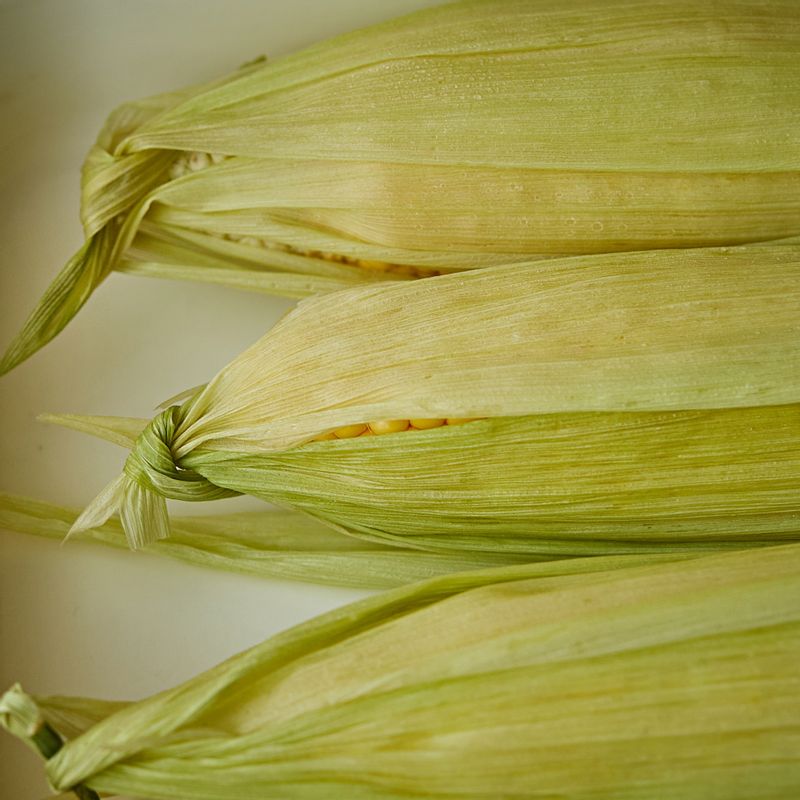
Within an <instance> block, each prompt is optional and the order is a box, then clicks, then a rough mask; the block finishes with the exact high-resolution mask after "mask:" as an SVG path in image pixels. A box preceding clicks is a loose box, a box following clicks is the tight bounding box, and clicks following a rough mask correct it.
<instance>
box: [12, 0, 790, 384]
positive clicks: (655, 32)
mask: <svg viewBox="0 0 800 800" xmlns="http://www.w3.org/2000/svg"><path fill="white" fill-rule="evenodd" d="M601 17H602V21H601V22H600V23H598V15H597V8H596V3H595V0H574V1H573V2H570V3H567V4H564V3H557V2H554V1H553V0H546V2H540V3H536V4H531V3H530V2H527V0H490V1H489V2H485V1H484V2H462V3H453V4H445V5H442V6H440V7H437V8H433V9H428V10H424V11H421V12H418V13H416V14H412V15H410V16H406V17H403V18H400V19H397V20H393V21H391V22H389V23H386V24H383V25H378V26H373V27H371V28H368V29H365V30H363V31H356V32H354V33H351V34H348V35H345V36H340V37H337V38H335V39H332V40H330V41H327V42H322V43H320V44H318V45H316V46H313V47H310V48H307V49H306V50H303V51H301V52H299V53H296V54H294V55H290V56H288V57H286V58H282V59H278V60H276V61H274V62H269V63H261V62H259V63H252V64H249V65H248V66H247V67H246V68H245V69H242V70H240V71H238V72H236V73H234V74H233V75H230V76H226V77H224V78H222V79H221V80H220V81H218V82H216V83H215V84H211V85H206V86H200V87H192V88H191V89H188V90H184V91H179V92H174V93H172V94H169V95H164V96H161V97H159V98H154V99H150V100H146V101H142V102H141V103H138V104H137V103H134V104H128V105H126V106H124V107H123V109H122V110H121V111H120V110H118V111H117V112H115V113H114V114H112V116H111V118H110V120H109V122H108V123H107V126H106V129H105V130H104V131H103V132H102V133H101V136H100V138H99V140H98V143H97V145H96V146H95V147H94V148H93V149H92V151H91V153H90V156H89V158H88V159H87V162H86V166H85V170H84V180H83V185H82V218H83V221H84V227H85V229H86V233H87V237H90V236H91V237H97V236H99V235H100V234H101V233H103V232H107V235H106V236H105V237H104V238H105V239H106V240H107V246H105V247H103V248H102V252H98V253H97V254H96V255H95V256H94V257H93V259H91V260H90V259H88V258H87V256H86V254H85V253H84V252H83V251H82V253H80V254H79V255H78V256H76V259H75V260H74V262H71V265H70V266H69V267H68V269H67V271H66V273H65V274H63V275H62V276H61V277H60V278H59V279H58V280H57V282H56V284H54V286H53V287H51V289H50V290H49V291H48V294H47V295H46V297H45V299H44V300H43V301H42V306H41V308H40V309H39V310H37V312H35V314H34V316H33V317H32V318H31V320H30V321H29V323H28V325H27V326H26V328H25V330H24V331H23V333H22V334H20V337H19V338H18V339H17V340H16V341H15V342H14V343H13V344H12V347H11V349H10V351H9V353H8V354H7V355H6V357H5V360H4V361H3V362H2V369H4V370H8V369H10V368H11V367H13V366H14V365H15V364H17V363H19V362H20V361H21V360H22V359H24V358H25V357H27V356H28V355H30V354H31V353H32V352H33V351H35V349H36V348H38V347H40V346H41V345H42V344H44V343H45V342H46V341H48V340H49V338H52V336H53V335H55V333H57V332H58V330H60V329H61V328H63V326H64V324H66V322H67V321H68V319H69V318H71V316H72V315H73V314H74V313H75V312H76V311H77V310H78V308H79V307H80V305H81V304H82V303H83V302H84V301H85V300H86V298H87V297H88V295H89V294H90V293H91V291H92V290H93V289H94V288H95V287H96V286H97V285H98V283H99V282H100V281H101V280H102V279H103V278H104V277H105V275H107V274H108V273H109V272H110V271H111V270H113V269H119V270H122V271H125V272H129V273H135V274H140V275H149V276H154V277H163V278H174V279H179V280H199V281H205V282H210V283H214V284H219V285H226V286H231V287H235V288H239V289H246V290H251V291H258V292H271V293H276V294H281V295H285V296H289V297H304V296H307V295H310V294H316V293H320V292H327V291H332V290H335V289H338V288H341V287H342V286H344V285H348V286H349V285H358V284H361V283H365V282H366V283H369V282H373V281H376V280H378V281H382V280H386V279H392V280H393V279H407V278H411V277H428V276H430V275H432V274H436V273H438V272H442V271H444V272H449V271H453V270H464V269H471V268H476V267H486V266H491V265H495V264H497V263H499V262H500V261H504V262H506V263H512V262H521V261H532V260H534V259H542V258H548V257H552V256H561V255H571V254H585V253H603V252H618V251H631V250H638V249H657V248H681V247H684V248H685V247H699V246H722V245H737V244H744V243H748V242H761V241H766V240H772V239H782V238H785V237H791V236H797V235H798V234H800V223H798V219H800V199H798V198H800V195H799V194H798V191H797V186H798V175H799V173H798V169H797V164H798V161H799V160H800V136H798V127H797V124H796V119H797V113H798V108H800V88H798V87H800V23H798V18H797V14H796V8H795V4H794V2H793V0H770V2H768V3H763V2H756V1H755V0H744V1H742V0H720V2H716V3H714V4H712V5H708V4H698V3H696V2H692V0H659V1H658V2H655V3H650V4H648V7H647V9H643V8H642V7H640V6H638V5H636V4H632V3H629V2H613V3H609V4H606V5H605V6H604V7H603V9H602V15H601ZM721 20H724V23H723V22H721ZM420 121H423V122H422V123H421V122H420ZM598 131H602V135H598ZM190 154H194V155H196V156H198V157H199V158H200V161H201V162H203V164H200V165H199V167H198V169H197V170H196V171H194V172H192V171H191V170H192V169H194V167H191V168H187V169H186V170H184V169H183V166H181V165H182V164H183V162H182V161H181V159H182V158H190V157H192V156H190ZM211 156H213V159H211ZM220 159H222V160H220ZM205 161H207V162H208V163H209V164H210V166H207V167H206V168H200V167H202V166H203V165H204V164H205ZM182 172H187V174H181V173H182ZM222 236H227V237H228V238H231V237H232V238H234V239H237V240H238V239H240V238H241V237H251V238H253V240H254V244H253V243H250V245H247V246H244V245H242V244H241V243H240V242H229V241H227V242H226V241H225V239H220V238H219V237H222ZM170 237H172V238H174V237H177V238H179V239H183V240H184V241H185V242H186V243H189V242H191V246H187V248H186V252H184V253H183V254H182V255H179V254H176V252H175V250H174V243H173V244H170V243H169V242H168V241H167V239H169V238H170ZM203 239H204V240H205V241H202V240H203ZM93 240H94V239H92V241H93ZM214 241H216V243H214ZM89 246H90V245H88V244H87V246H86V247H89ZM91 247H92V249H93V250H96V249H97V247H96V245H91ZM209 258H210V259H212V260H222V259H230V261H229V264H228V265H223V264H209V263H208V260H209ZM95 262H96V263H95ZM195 267H196V269H195ZM331 267H334V268H335V271H336V272H337V273H338V274H337V275H330V274H329V275H327V276H325V275H321V274H320V273H321V272H325V271H327V270H329V269H330V268H331ZM68 278H69V281H68V280H67V279H68ZM72 283H76V284H79V288H78V287H76V288H75V289H74V290H70V291H67V290H66V289H65V288H64V286H65V284H70V285H71V284H72Z"/></svg>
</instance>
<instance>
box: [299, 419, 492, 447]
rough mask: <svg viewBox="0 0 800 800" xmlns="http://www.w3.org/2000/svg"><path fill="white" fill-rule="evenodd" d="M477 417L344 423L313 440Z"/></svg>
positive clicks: (456, 422)
mask: <svg viewBox="0 0 800 800" xmlns="http://www.w3.org/2000/svg"><path fill="white" fill-rule="evenodd" d="M476 419H478V417H469V418H467V417H449V418H447V419H382V420H378V421H377V422H367V423H364V424H361V425H344V426H343V427H341V428H337V429H336V430H335V431H330V432H329V433H323V434H320V435H319V436H315V437H314V441H315V442H324V441H327V440H328V439H353V438H355V437H356V436H371V435H373V434H374V435H377V436H380V435H382V434H384V433H401V432H402V431H408V430H415V431H426V430H430V429H431V428H441V427H442V426H443V425H463V424H464V423H465V422H474V421H475V420H476Z"/></svg>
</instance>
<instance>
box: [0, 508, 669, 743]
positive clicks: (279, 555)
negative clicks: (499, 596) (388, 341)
mask: <svg viewBox="0 0 800 800" xmlns="http://www.w3.org/2000/svg"><path fill="white" fill-rule="evenodd" d="M78 516H79V511H78V510H77V509H73V508H66V507H63V506H57V505H53V504H51V503H44V502H41V501H37V500H33V499H30V498H26V497H19V496H16V495H11V494H6V493H0V528H4V529H7V530H10V531H16V532H19V533H27V534H31V535H34V536H42V537H46V538H50V539H62V540H63V539H64V538H65V537H66V536H67V534H68V532H69V530H70V528H71V527H72V525H73V524H74V523H75V520H76V519H77V518H78ZM75 537H76V538H77V539H79V540H83V541H90V542H97V543H101V544H105V545H108V546H111V547H115V548H124V549H127V548H128V544H127V541H126V538H125V533H124V531H123V529H122V525H121V523H120V522H118V521H116V520H111V521H107V522H105V523H103V524H102V525H100V526H98V527H96V528H91V529H89V530H86V531H82V532H81V533H79V534H76V535H75ZM143 549H144V551H145V552H148V553H156V554H159V555H165V556H169V557H170V558H175V559H178V560H181V561H185V562H188V563H190V564H196V565H198V566H204V567H211V568H214V569H222V570H226V571H230V572H238V573H241V574H245V575H255V576H257V577H263V578H281V579H284V580H300V581H310V582H314V583H324V584H332V585H336V586H353V587H359V588H368V589H372V588H375V589H384V588H388V587H393V586H400V585H402V584H405V583H411V582H413V581H417V580H423V579H425V578H430V577H432V576H434V575H444V574H447V573H451V572H458V571H461V570H466V569H481V568H485V567H493V566H502V565H504V564H515V563H523V562H527V561H532V560H533V559H532V558H526V557H524V556H518V555H514V554H513V553H509V554H502V553H501V554H492V553H465V552H453V553H427V552H423V551H419V550H417V551H415V550H409V549H400V548H397V547H392V546H390V545H382V544H378V543H372V542H368V541H365V540H363V539H361V538H354V537H351V536H346V535H343V534H342V533H341V532H339V531H335V530H331V528H330V527H329V526H326V525H323V524H322V523H320V522H318V521H316V520H314V519H312V518H311V517H309V516H307V515H304V514H298V513H297V512H290V511H264V512H245V513H234V514H221V515H213V516H199V517H180V518H177V519H175V520H173V522H172V534H171V536H170V538H169V539H162V540H159V541H156V542H153V543H151V544H149V545H147V546H146V547H145V548H143ZM655 558H657V557H652V559H655ZM645 559H646V560H650V559H651V557H649V556H646V557H645V558H644V559H643V561H644V560H645ZM543 560H544V559H543ZM56 727H59V726H56ZM59 730H61V728H60V727H59Z"/></svg>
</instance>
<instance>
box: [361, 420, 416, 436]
mask: <svg viewBox="0 0 800 800" xmlns="http://www.w3.org/2000/svg"><path fill="white" fill-rule="evenodd" d="M409 424H410V423H409V421H408V420H407V419H382V420H378V421H377V422H370V423H369V426H368V427H369V430H371V431H372V432H373V433H377V434H382V433H400V431H404V430H407V429H408V426H409Z"/></svg>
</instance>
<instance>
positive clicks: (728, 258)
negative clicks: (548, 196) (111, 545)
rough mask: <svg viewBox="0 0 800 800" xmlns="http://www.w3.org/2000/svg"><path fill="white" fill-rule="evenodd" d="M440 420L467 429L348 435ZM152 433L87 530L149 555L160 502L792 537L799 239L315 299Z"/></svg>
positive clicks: (582, 538)
mask: <svg viewBox="0 0 800 800" xmlns="http://www.w3.org/2000/svg"><path fill="white" fill-rule="evenodd" d="M320 331H323V332H324V336H320V335H319V334H320ZM468 419H469V420H471V421H466V422H465V420H468ZM446 420H450V421H451V422H461V423H462V424H457V425H456V424H449V425H445V424H442V425H439V426H438V427H433V428H432V429H427V430H420V429H414V428H417V427H418V426H417V425H416V424H415V425H412V429H410V430H404V431H401V432H395V433H386V434H382V435H354V434H356V433H361V432H362V431H363V432H364V434H367V433H368V429H367V425H368V424H371V425H373V426H374V425H375V424H376V422H378V423H383V424H386V425H387V426H388V428H389V429H391V427H392V424H396V423H397V422H400V423H408V421H411V423H415V422H416V423H419V422H422V423H426V425H427V423H431V422H433V423H440V422H442V423H443V422H445V421H446ZM129 424H130V423H129ZM103 425H105V426H106V427H109V425H110V423H108V421H107V420H106V421H104V420H100V421H99V422H98V426H97V427H98V428H99V429H100V431H99V432H102V428H103ZM139 425H140V426H141V428H142V433H141V434H140V435H139V437H138V439H137V440H136V444H135V446H134V448H133V451H132V453H131V455H130V456H129V458H128V460H127V462H126V464H125V469H124V472H123V474H122V475H121V476H120V477H119V478H118V479H116V480H114V481H112V483H111V484H109V486H108V487H106V489H105V490H104V491H103V492H102V493H101V495H100V496H99V497H98V498H97V499H96V500H95V502H94V503H93V504H92V505H91V506H90V507H89V508H88V509H87V510H86V511H85V512H84V514H82V515H81V517H80V518H79V519H78V521H77V522H76V525H75V529H76V530H80V529H84V528H87V527H95V526H97V525H99V524H101V523H102V522H104V521H105V520H106V519H107V518H108V517H109V516H110V515H111V514H113V513H115V512H117V511H118V512H119V513H120V516H121V520H122V524H123V526H124V528H125V531H126V533H127V535H128V537H129V540H130V541H131V542H132V543H133V544H134V545H141V544H145V543H147V542H148V541H151V540H153V539H155V538H160V537H164V536H166V535H167V534H168V531H169V521H168V518H167V512H166V503H165V499H164V498H165V497H169V498H175V499H185V500H211V499H216V498H221V497H228V496H232V495H234V494H237V493H247V494H251V495H255V496H257V497H261V498H263V499H265V500H269V501H271V502H274V503H277V504H278V505H281V506H286V507H294V508H298V509H301V510H303V511H305V512H306V513H308V514H311V515H312V516H314V517H316V518H318V519H320V520H322V521H324V522H326V523H328V524H330V525H332V526H334V527H337V528H339V529H342V530H344V531H347V532H349V533H354V534H357V535H360V536H365V537H367V538H370V539H374V540H380V541H389V542H396V543H403V544H406V545H411V546H414V547H421V548H434V549H445V550H454V549H456V550H459V549H466V550H475V551H487V552H513V553H525V554H529V555H530V554H533V555H538V556H544V555H547V556H555V555H580V554H598V553H608V552H646V551H648V550H653V549H660V548H662V547H665V546H669V545H670V544H673V545H676V546H680V547H692V546H702V547H708V546H731V545H732V544H739V545H742V544H744V543H747V542H753V541H755V542H760V543H762V544H763V543H765V542H768V541H776V540H777V541H779V540H781V539H793V538H796V537H797V536H798V534H800V492H798V486H800V248H797V247H795V248H790V247H768V246H764V247H759V248H738V249H736V248H733V249H720V250H718V249H711V248H703V249H698V250H692V251H660V252H654V253H632V254H621V255H610V256H587V257H578V258H569V259H562V260H558V261H552V262H549V263H547V264H541V263H540V264H535V263H531V264H524V265H512V266H508V267H500V268H489V269H484V270H474V271H471V272H467V273H461V274H458V275H451V276H443V277H439V278H434V279H431V280H428V281H415V282H411V283H403V284H389V285H383V286H374V287H364V288H356V289H351V290H346V291H342V292H338V293H334V294H331V295H325V296H320V297H315V298H310V299H308V300H305V301H303V302H302V303H301V304H300V305H299V306H298V307H297V308H296V309H295V310H294V311H293V312H291V313H290V314H289V315H288V316H286V317H285V318H284V319H283V320H282V321H281V322H280V323H278V325H277V326H275V327H274V328H273V329H272V330H271V331H270V332H269V333H268V334H267V335H266V336H264V337H263V338H262V339H261V340H260V341H258V342H257V343H256V344H255V345H253V346H252V347H251V348H249V349H248V350H246V351H245V352H244V353H243V354H242V355H241V356H239V357H238V358H236V359H235V360H234V361H233V362H231V363H230V364H229V365H228V366H227V367H225V368H224V369H223V370H222V371H221V372H220V373H219V374H218V375H217V376H216V377H215V378H214V379H213V380H212V381H211V382H210V383H209V384H208V385H207V386H205V387H204V388H202V389H200V390H199V391H195V392H194V393H193V394H192V396H191V397H190V398H189V399H187V400H186V401H185V402H183V403H182V404H181V405H174V406H171V407H169V408H168V409H166V410H165V411H163V412H162V413H161V414H159V416H158V417H156V418H155V419H154V420H153V421H152V422H151V423H149V424H147V423H146V422H144V421H141V422H140V423H139ZM426 425H423V427H426ZM111 427H113V426H111ZM133 427H135V425H134V426H133ZM84 428H85V429H89V428H91V419H90V420H89V421H88V422H87V423H86V424H85V425H84ZM129 433H130V431H129ZM343 436H344V437H348V438H342V437H343ZM349 437H352V438H349Z"/></svg>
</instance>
